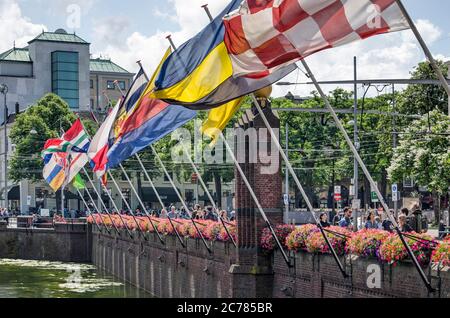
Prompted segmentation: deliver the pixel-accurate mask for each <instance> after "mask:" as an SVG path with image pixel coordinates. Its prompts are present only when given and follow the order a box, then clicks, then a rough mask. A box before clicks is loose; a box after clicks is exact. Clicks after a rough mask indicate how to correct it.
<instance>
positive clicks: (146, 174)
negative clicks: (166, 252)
mask: <svg viewBox="0 0 450 318" xmlns="http://www.w3.org/2000/svg"><path fill="white" fill-rule="evenodd" d="M135 156H136V159H137V161H138V162H139V164H140V165H141V169H142V171H143V172H144V175H145V177H146V178H147V180H148V182H150V186H151V187H152V189H153V192H154V193H155V195H156V197H157V199H158V201H159V204H160V205H161V208H162V209H165V207H164V202H163V201H162V199H161V196H160V195H159V193H158V191H157V190H156V187H155V184H154V183H153V180H152V178H150V175H149V174H148V172H147V169H145V166H144V163H143V162H142V160H141V157H140V156H139V155H138V154H136V155H135ZM169 222H170V225H171V226H172V228H173V230H174V231H175V234H176V236H177V237H178V241H180V243H181V246H183V247H186V245H185V244H184V242H183V239H182V238H181V235H180V233H179V232H178V230H177V227H176V226H175V225H174V224H173V221H172V219H171V218H169Z"/></svg>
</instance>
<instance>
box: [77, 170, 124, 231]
mask: <svg viewBox="0 0 450 318" xmlns="http://www.w3.org/2000/svg"><path fill="white" fill-rule="evenodd" d="M83 171H84V174H85V175H86V177H87V178H88V180H89V183H90V184H91V186H92V188H93V189H94V191H95V193H96V194H97V196H98V198H99V200H100V202H101V203H102V205H103V208H104V209H105V212H106V214H107V215H108V217H109V219H110V220H111V224H112V226H113V227H114V229H115V230H116V232H117V234H119V236H120V235H121V234H120V231H119V229H118V228H117V226H116V224H115V223H114V220H113V219H112V216H111V214H110V213H109V211H108V208H107V207H106V204H105V202H103V199H102V196H101V195H100V193H99V192H98V190H97V188H96V187H95V185H94V182H92V179H91V177H90V176H89V173H88V172H87V170H86V168H84V167H83ZM105 226H106V225H105Z"/></svg>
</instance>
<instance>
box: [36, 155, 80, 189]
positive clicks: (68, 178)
mask: <svg viewBox="0 0 450 318" xmlns="http://www.w3.org/2000/svg"><path fill="white" fill-rule="evenodd" d="M69 156H70V159H71V160H70V167H69V166H68V157H69ZM87 162H88V157H87V155H86V154H75V153H74V154H67V153H55V154H53V155H52V156H51V158H50V159H49V160H48V162H46V163H45V165H44V171H43V176H44V180H45V181H46V182H47V183H48V184H49V185H50V187H51V188H52V189H53V191H58V190H59V189H60V188H61V187H62V186H63V185H68V184H70V183H72V181H73V180H74V178H75V177H76V176H77V175H78V174H79V173H80V171H81V169H83V167H84V166H85V165H86V163H87Z"/></svg>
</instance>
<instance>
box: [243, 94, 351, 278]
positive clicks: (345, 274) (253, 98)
mask: <svg viewBox="0 0 450 318" xmlns="http://www.w3.org/2000/svg"><path fill="white" fill-rule="evenodd" d="M250 96H251V98H252V101H253V104H255V106H256V108H257V109H258V112H259V115H260V116H261V118H262V120H263V121H264V124H265V125H266V127H267V129H268V130H269V133H270V136H271V138H272V142H273V143H274V144H275V147H277V149H278V152H279V153H280V154H281V157H282V158H283V160H284V162H285V163H286V167H287V169H288V170H289V173H290V174H291V175H292V177H293V178H294V181H295V183H296V185H297V187H298V189H299V190H300V193H301V194H302V197H303V199H304V200H305V202H306V205H307V206H308V209H309V210H310V211H311V214H312V216H313V218H314V222H315V223H316V225H317V227H318V228H319V229H320V232H321V233H322V236H323V238H324V239H325V242H326V244H327V245H328V248H329V249H330V252H331V254H332V255H333V257H334V259H335V261H336V263H337V265H338V266H339V270H340V271H341V273H342V275H343V276H344V278H347V277H348V274H347V272H346V271H345V268H344V265H343V264H342V262H341V260H340V259H339V257H338V255H337V253H336V251H335V249H334V247H333V245H332V244H331V242H330V240H329V238H328V236H327V234H326V233H325V229H324V228H323V226H322V223H320V220H319V219H318V218H317V216H316V214H315V212H314V207H313V205H312V204H311V201H310V200H309V197H308V195H307V194H306V192H305V190H304V188H303V186H302V184H301V182H300V180H299V179H298V176H297V174H296V173H295V171H294V168H293V167H292V164H291V162H290V161H289V159H288V157H287V155H286V154H285V152H284V151H283V149H282V147H281V144H280V141H279V140H278V138H277V136H276V135H275V132H274V131H273V129H272V127H271V126H270V123H269V121H268V119H267V117H266V115H265V114H264V112H263V110H262V109H261V105H260V104H259V101H258V99H257V98H256V97H255V94H250Z"/></svg>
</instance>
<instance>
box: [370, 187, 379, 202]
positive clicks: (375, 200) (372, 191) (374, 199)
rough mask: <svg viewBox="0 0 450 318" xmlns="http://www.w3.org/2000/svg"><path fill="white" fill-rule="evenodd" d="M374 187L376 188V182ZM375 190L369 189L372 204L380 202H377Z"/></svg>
mask: <svg viewBox="0 0 450 318" xmlns="http://www.w3.org/2000/svg"><path fill="white" fill-rule="evenodd" d="M375 186H376V187H377V188H378V182H375ZM375 190H376V189H374V188H373V187H371V190H370V191H371V193H370V198H371V200H372V202H373V203H378V202H380V201H379V200H378V196H377V192H376V191H375Z"/></svg>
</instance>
